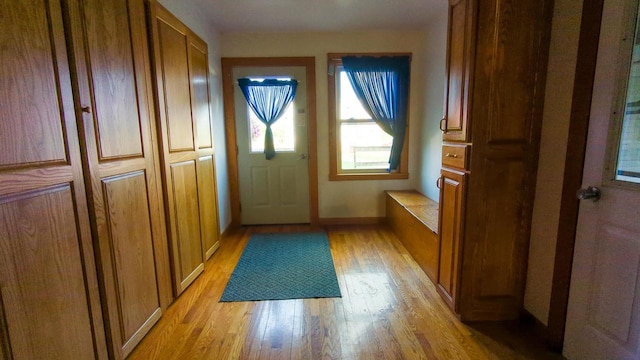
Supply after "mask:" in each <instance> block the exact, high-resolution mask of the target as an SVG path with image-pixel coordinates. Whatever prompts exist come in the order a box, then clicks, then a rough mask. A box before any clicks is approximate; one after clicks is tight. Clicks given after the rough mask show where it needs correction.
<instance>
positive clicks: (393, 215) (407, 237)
mask: <svg viewBox="0 0 640 360" xmlns="http://www.w3.org/2000/svg"><path fill="white" fill-rule="evenodd" d="M386 220H387V223H388V224H389V226H390V227H391V229H392V230H393V232H394V233H395V234H396V236H397V237H398V239H399V240H400V242H401V243H402V244H403V245H404V247H405V248H406V249H407V251H408V252H409V254H411V256H412V257H413V258H414V259H415V261H416V262H417V263H418V265H419V266H420V268H422V270H423V271H424V272H425V273H426V274H427V276H428V277H429V278H430V279H431V281H433V282H434V283H436V281H437V279H436V278H437V275H438V254H439V244H438V242H439V239H438V203H437V202H435V201H433V200H431V199H429V198H428V197H426V196H425V195H423V194H421V193H419V192H417V191H415V190H394V191H391V190H389V191H386Z"/></svg>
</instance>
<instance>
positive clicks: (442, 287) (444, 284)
mask: <svg viewBox="0 0 640 360" xmlns="http://www.w3.org/2000/svg"><path fill="white" fill-rule="evenodd" d="M465 176H466V175H465V174H464V173H460V172H453V171H447V170H442V177H441V180H440V183H441V185H440V187H441V189H440V214H439V216H440V220H439V221H440V226H439V229H440V233H439V236H440V262H439V271H438V291H439V292H440V293H441V294H443V295H444V298H445V300H446V301H447V303H448V305H449V306H450V307H451V308H452V309H453V310H454V311H457V308H458V299H457V295H458V287H459V281H458V275H459V268H460V247H461V243H460V242H461V240H462V238H463V237H462V228H463V227H462V225H463V219H462V216H463V212H462V207H463V204H464V199H463V197H464V184H465Z"/></svg>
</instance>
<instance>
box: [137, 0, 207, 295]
mask: <svg viewBox="0 0 640 360" xmlns="http://www.w3.org/2000/svg"><path fill="white" fill-rule="evenodd" d="M149 17H150V23H151V24H152V25H151V26H152V29H153V30H152V31H153V53H154V69H155V79H156V81H155V85H156V99H157V106H158V117H157V123H158V133H159V136H160V148H161V151H160V153H161V155H162V156H161V160H162V167H163V178H164V189H163V190H164V194H165V199H166V216H167V220H168V225H169V229H170V231H169V237H170V244H171V256H172V260H173V261H172V264H173V278H174V290H175V292H176V294H180V293H181V292H182V291H184V289H186V288H187V287H188V286H189V285H190V284H191V283H192V282H193V281H194V280H195V279H196V278H197V276H198V275H200V274H201V273H202V271H203V270H204V262H205V260H206V259H207V258H208V257H209V256H211V254H212V253H213V252H214V251H215V249H216V248H217V246H218V237H219V227H218V215H217V214H218V212H217V198H216V190H215V188H216V184H215V167H214V153H213V140H212V139H213V134H212V125H211V117H210V109H209V81H208V74H209V61H208V49H207V44H206V43H205V42H204V41H203V40H201V39H200V38H199V37H198V36H196V35H195V34H194V33H193V32H192V31H191V30H189V28H187V27H186V26H185V25H184V24H183V23H182V22H180V20H178V19H177V18H176V17H174V16H173V15H171V13H169V12H168V11H167V10H166V9H165V8H163V7H162V6H161V5H159V4H157V3H153V4H152V5H151V7H150V16H149Z"/></svg>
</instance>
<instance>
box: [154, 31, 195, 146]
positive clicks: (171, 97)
mask: <svg viewBox="0 0 640 360" xmlns="http://www.w3.org/2000/svg"><path fill="white" fill-rule="evenodd" d="M158 32H159V34H160V51H161V54H162V55H161V56H162V62H161V64H162V71H163V75H164V84H165V87H164V91H163V93H164V101H165V108H164V111H166V117H165V119H166V124H164V125H166V130H165V131H166V132H167V138H168V139H167V140H168V147H169V152H175V151H180V150H194V149H195V147H194V145H193V140H194V139H193V124H192V122H191V96H190V88H189V63H188V60H187V35H186V34H185V33H184V32H181V31H179V30H178V29H176V28H174V27H172V26H171V25H169V24H167V23H166V22H164V21H162V20H158Z"/></svg>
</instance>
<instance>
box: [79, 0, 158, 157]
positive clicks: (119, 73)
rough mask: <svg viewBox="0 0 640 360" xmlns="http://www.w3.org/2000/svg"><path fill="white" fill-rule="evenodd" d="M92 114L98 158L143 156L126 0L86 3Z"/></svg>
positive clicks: (89, 0)
mask: <svg viewBox="0 0 640 360" xmlns="http://www.w3.org/2000/svg"><path fill="white" fill-rule="evenodd" d="M84 11H85V17H86V22H85V24H86V27H87V28H86V36H87V46H88V53H89V56H90V61H91V79H92V85H93V89H94V92H93V97H94V112H95V113H96V116H95V121H96V122H97V124H96V127H97V129H98V131H97V134H96V135H97V137H98V143H99V150H100V153H99V155H100V158H101V159H108V158H118V157H130V156H141V155H142V151H143V149H142V139H141V136H142V135H141V133H140V130H141V129H140V126H139V123H140V119H139V117H140V116H144V115H145V114H140V112H139V110H140V109H139V106H138V104H139V103H140V101H145V99H144V98H142V99H140V98H139V94H138V92H137V87H138V86H139V85H138V84H137V82H138V81H144V79H137V78H136V77H135V76H131V75H132V74H134V71H135V69H134V66H135V64H134V57H133V52H134V51H136V50H134V49H133V48H132V46H133V43H132V41H131V26H130V23H129V18H130V17H132V16H136V15H135V14H131V13H130V11H129V8H128V4H127V2H126V1H122V0H120V1H97V0H96V1H92V0H87V1H85V6H84Z"/></svg>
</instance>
